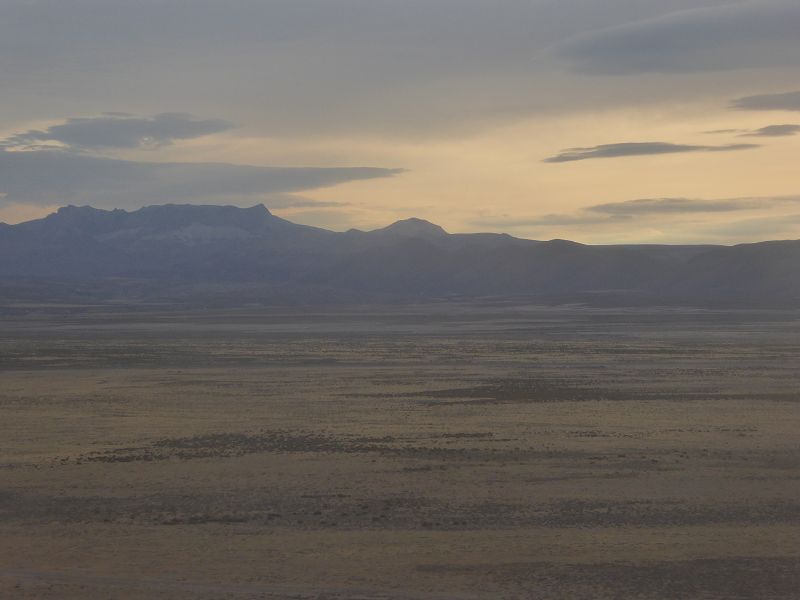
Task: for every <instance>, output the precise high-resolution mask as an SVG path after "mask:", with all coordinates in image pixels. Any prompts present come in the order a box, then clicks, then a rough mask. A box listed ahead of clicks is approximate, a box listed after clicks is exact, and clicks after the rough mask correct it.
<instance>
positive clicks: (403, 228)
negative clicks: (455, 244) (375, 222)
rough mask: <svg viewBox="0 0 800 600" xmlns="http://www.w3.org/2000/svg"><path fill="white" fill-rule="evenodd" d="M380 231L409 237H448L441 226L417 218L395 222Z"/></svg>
mask: <svg viewBox="0 0 800 600" xmlns="http://www.w3.org/2000/svg"><path fill="white" fill-rule="evenodd" d="M378 231H381V232H383V233H390V234H393V235H402V236H408V237H441V236H445V235H448V234H447V232H446V231H445V230H444V229H443V228H442V227H441V226H439V225H436V224H435V223H431V222H430V221H426V220H425V219H417V218H415V217H412V218H410V219H403V220H401V221H395V222H394V223H392V224H391V225H389V226H388V227H384V228H383V229H378Z"/></svg>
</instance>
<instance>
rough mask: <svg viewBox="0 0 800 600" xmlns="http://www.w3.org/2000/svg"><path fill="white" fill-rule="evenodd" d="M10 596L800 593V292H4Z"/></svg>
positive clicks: (4, 543)
mask: <svg viewBox="0 0 800 600" xmlns="http://www.w3.org/2000/svg"><path fill="white" fill-rule="evenodd" d="M0 597H2V598H9V599H14V600H17V599H20V600H24V599H33V598H36V599H39V598H43V599H58V600H62V599H67V600H69V599H84V598H86V599H96V598H99V599H119V600H128V599H136V600H144V599H147V600H150V599H164V598H169V599H173V598H174V599H190V598H191V599H193V598H202V599H228V598H230V599H240V598H253V599H254V598H266V599H272V598H287V599H289V598H292V599H312V598H316V599H328V600H339V599H361V600H367V599H420V600H425V599H440V598H441V599H448V598H449V599H465V600H466V599H498V598H500V599H528V598H531V599H560V598H565V599H579V600H580V599H587V600H588V599H592V600H595V599H606V598H619V599H678V598H698V599H700V598H702V599H726V600H728V599H767V598H769V599H788V598H800V312H791V311H785V312H768V311H749V312H748V311H719V312H716V311H704V310H678V309H663V310H658V309H625V310H623V309H587V308H580V307H567V308H565V307H561V308H555V307H554V308H548V307H525V306H519V305H514V304H503V303H487V304H484V305H476V304H457V303H453V304H433V305H419V306H406V307H357V308H341V309H320V308H308V309H278V308H274V309H255V308H253V309H247V310H244V309H243V310H204V311H200V310H195V311H192V310H183V311H177V310H174V309H158V308H157V307H116V308H115V307H107V306H106V307H103V306H98V307H93V308H86V307H83V308H81V307H36V306H16V307H12V306H6V307H4V308H3V309H2V311H0Z"/></svg>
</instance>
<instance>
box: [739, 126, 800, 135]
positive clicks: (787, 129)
mask: <svg viewBox="0 0 800 600" xmlns="http://www.w3.org/2000/svg"><path fill="white" fill-rule="evenodd" d="M798 133H800V125H794V124H789V123H787V124H784V125H767V126H766V127H761V128H760V129H756V130H754V131H750V132H748V133H743V134H742V137H786V136H790V135H796V134H798Z"/></svg>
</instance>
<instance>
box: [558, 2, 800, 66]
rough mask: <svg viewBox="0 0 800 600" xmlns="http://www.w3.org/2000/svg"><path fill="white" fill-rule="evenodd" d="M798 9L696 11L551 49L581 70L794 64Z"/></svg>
mask: <svg viewBox="0 0 800 600" xmlns="http://www.w3.org/2000/svg"><path fill="white" fill-rule="evenodd" d="M798 31H800V5H798V4H797V3H796V2H789V1H770V0H764V1H750V2H744V3H738V4H731V5H725V6H717V7H711V8H697V9H693V10H685V11H679V12H675V13H673V14H668V15H665V16H661V17H656V18H652V19H646V20H642V21H640V22H637V23H632V24H626V25H622V26H618V27H613V28H610V29H606V30H603V31H598V32H591V33H588V34H584V35H581V36H579V37H576V38H574V39H572V40H569V41H567V42H565V43H563V44H560V45H558V46H557V47H556V48H555V53H556V55H557V56H558V57H560V58H562V59H565V60H567V61H569V62H570V63H571V64H572V66H573V67H574V68H575V69H577V70H579V71H582V72H588V73H600V74H611V75H625V74H634V73H648V72H654V73H691V72H702V71H714V70H742V69H751V68H772V67H781V66H797V65H800V45H798V44H797V32H798Z"/></svg>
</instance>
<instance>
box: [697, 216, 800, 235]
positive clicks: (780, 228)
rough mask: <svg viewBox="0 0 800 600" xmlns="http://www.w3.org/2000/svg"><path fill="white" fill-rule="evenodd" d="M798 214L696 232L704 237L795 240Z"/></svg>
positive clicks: (723, 225)
mask: <svg viewBox="0 0 800 600" xmlns="http://www.w3.org/2000/svg"><path fill="white" fill-rule="evenodd" d="M798 225H800V214H791V215H781V216H778V217H759V218H754V219H743V220H740V221H735V222H733V223H724V224H721V225H712V226H710V227H705V228H701V229H700V230H699V231H698V232H699V233H702V234H704V235H706V236H709V235H712V236H718V237H721V238H726V239H730V238H738V239H745V238H749V239H751V240H756V241H760V240H763V239H797V238H798Z"/></svg>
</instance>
